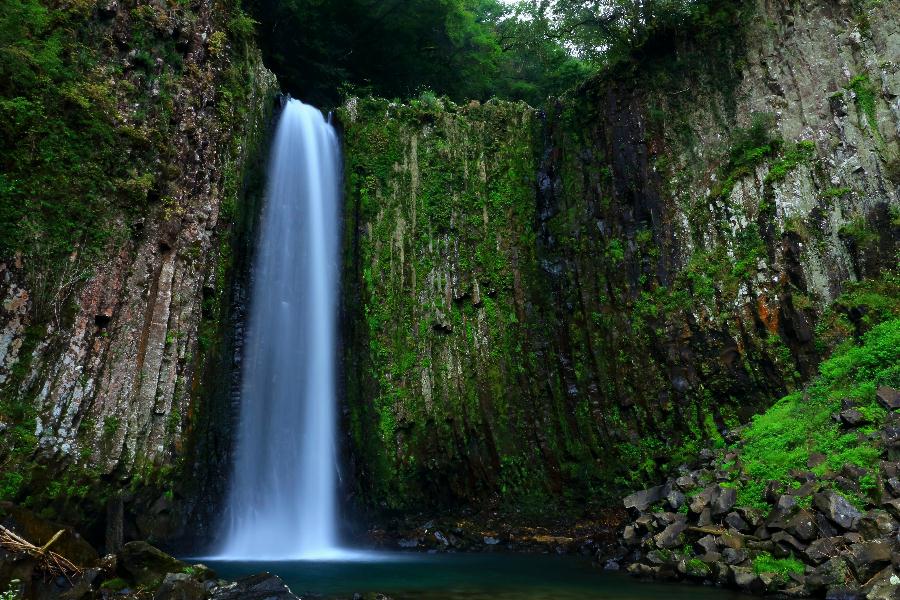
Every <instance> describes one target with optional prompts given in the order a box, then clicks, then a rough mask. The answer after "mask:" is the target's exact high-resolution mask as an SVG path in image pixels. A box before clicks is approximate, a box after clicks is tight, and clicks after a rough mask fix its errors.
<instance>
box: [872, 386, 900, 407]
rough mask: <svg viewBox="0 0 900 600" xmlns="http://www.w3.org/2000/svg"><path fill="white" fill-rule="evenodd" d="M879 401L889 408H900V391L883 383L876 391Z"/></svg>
mask: <svg viewBox="0 0 900 600" xmlns="http://www.w3.org/2000/svg"><path fill="white" fill-rule="evenodd" d="M875 397H876V398H878V402H879V403H880V404H881V405H882V406H883V407H885V408H886V409H888V410H897V409H900V391H897V390H895V389H894V388H892V387H888V386H886V385H882V386H880V387H879V388H878V390H877V391H876V392H875Z"/></svg>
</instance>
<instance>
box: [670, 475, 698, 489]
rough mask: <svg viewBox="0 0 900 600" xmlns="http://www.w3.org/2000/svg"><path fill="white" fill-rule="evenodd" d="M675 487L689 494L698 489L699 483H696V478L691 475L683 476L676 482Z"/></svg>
mask: <svg viewBox="0 0 900 600" xmlns="http://www.w3.org/2000/svg"><path fill="white" fill-rule="evenodd" d="M675 485H676V486H677V487H678V489H679V490H681V491H682V492H689V491H691V490H692V489H694V488H696V487H697V482H696V481H694V478H693V477H691V476H689V475H682V476H681V477H679V478H678V479H676V480H675Z"/></svg>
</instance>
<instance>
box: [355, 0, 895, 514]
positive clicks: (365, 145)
mask: <svg viewBox="0 0 900 600" xmlns="http://www.w3.org/2000/svg"><path fill="white" fill-rule="evenodd" d="M716 10H717V12H716V13H715V14H714V15H713V16H712V18H711V21H712V22H714V23H715V24H716V25H715V27H714V28H712V29H710V30H698V31H680V32H677V35H672V36H668V37H666V38H665V39H660V40H659V43H658V44H655V43H651V44H649V45H648V46H647V47H646V49H645V51H644V53H643V54H642V55H641V56H635V57H633V58H632V60H630V61H626V62H624V63H621V64H617V65H614V66H613V67H611V68H609V69H607V70H606V71H605V72H603V73H601V74H600V75H598V76H597V77H596V78H595V79H593V80H591V81H589V82H587V83H586V84H585V85H583V86H582V87H581V88H580V89H578V90H576V91H574V92H572V93H570V94H569V95H567V96H565V97H563V98H560V99H558V101H556V102H555V103H554V104H553V105H552V106H550V107H549V108H548V109H547V111H546V112H535V111H534V110H532V109H529V108H528V107H526V106H523V105H515V104H506V103H502V102H493V101H492V102H489V103H487V104H485V105H476V104H472V105H468V106H453V105H450V104H449V103H446V102H442V101H440V100H436V99H434V98H432V97H429V96H427V95H425V96H423V97H421V98H420V99H419V100H417V101H414V102H412V103H410V104H409V105H404V106H401V105H395V104H390V103H387V102H379V101H371V100H370V101H364V100H352V101H350V102H349V103H348V104H347V105H345V106H344V108H343V109H342V110H341V111H340V120H341V122H342V124H343V127H344V141H345V152H346V156H347V158H346V161H347V189H348V194H347V209H346V223H345V226H346V235H345V237H346V247H345V270H346V273H345V290H346V297H345V316H344V323H345V328H344V333H345V338H346V344H345V368H346V372H347V383H346V385H347V389H346V410H345V413H346V424H347V431H348V449H349V455H350V456H351V457H352V460H351V466H352V471H353V474H354V477H353V478H351V479H352V480H353V481H354V482H357V484H356V486H355V488H354V489H353V492H355V493H357V494H358V495H359V498H358V501H359V503H360V504H361V505H363V506H366V507H370V508H374V509H376V510H384V509H409V508H411V507H416V508H417V509H424V510H426V511H428V510H440V509H445V508H448V507H459V506H469V507H473V506H474V507H499V508H501V509H504V510H508V511H524V512H526V513H532V514H546V510H547V506H548V505H553V506H559V507H562V508H571V509H574V510H582V509H583V508H584V506H586V505H590V504H592V503H597V504H603V503H604V502H607V501H609V499H610V494H613V493H616V492H617V491H621V490H623V489H630V488H631V486H636V484H637V482H639V481H645V480H647V479H652V478H654V477H656V476H658V475H659V473H660V472H664V471H666V470H668V469H670V468H672V467H674V466H676V465H678V464H679V463H680V462H682V461H685V460H688V459H690V458H691V457H692V456H695V455H696V453H697V451H698V450H699V449H700V448H701V447H702V445H703V444H705V443H709V442H710V441H713V440H716V439H721V437H722V434H723V433H725V432H727V431H728V430H730V429H733V428H734V427H737V426H738V425H739V424H740V423H742V422H745V421H746V420H747V419H748V418H749V417H750V415H752V414H753V413H754V412H757V411H759V410H760V409H762V408H765V407H767V406H769V405H770V404H771V403H772V402H773V401H774V400H775V399H777V398H778V397H780V396H781V395H783V394H784V393H787V392H788V391H790V390H793V389H795V388H797V387H798V386H799V385H801V384H802V383H803V382H804V381H806V380H807V379H808V378H809V377H810V376H811V375H812V374H814V373H815V371H816V367H817V365H818V362H819V360H820V359H821V357H822V356H823V355H824V354H825V353H826V352H827V350H828V349H829V348H831V347H832V346H833V345H834V343H836V342H837V341H839V340H840V339H843V338H844V337H846V336H848V335H851V334H852V333H854V332H856V333H858V332H859V331H860V330H863V329H865V328H866V322H867V319H868V317H867V316H866V315H870V316H871V315H872V314H874V313H875V312H877V311H878V310H880V309H883V307H884V306H883V305H884V304H890V302H891V292H890V291H888V292H885V291H884V290H883V289H881V292H879V291H878V290H879V289H880V288H879V283H878V282H880V281H881V280H882V279H881V278H882V277H883V275H884V273H886V272H887V270H889V269H891V268H895V267H896V262H897V261H896V259H897V243H898V210H900V208H898V207H900V205H898V202H900V198H898V182H900V171H898V166H900V162H898V127H900V105H898V101H897V94H898V85H900V81H898V77H900V71H898V68H900V67H898V64H900V45H898V40H900V29H898V23H900V18H898V17H900V14H898V12H897V8H896V6H894V5H891V4H889V3H870V4H866V3H862V4H852V3H846V2H796V3H789V4H783V3H768V2H755V3H721V4H720V5H719V8H717V9H716ZM859 280H867V281H869V283H866V284H860V285H861V287H860V285H856V284H854V283H853V282H856V281H859ZM867 286H868V287H867ZM861 290H862V291H861ZM842 293H844V294H845V295H844V296H843V297H842V298H843V300H842V301H840V302H838V303H836V304H835V299H836V298H838V297H839V296H841V294H842ZM885 294H886V295H885ZM829 307H831V308H830V310H829Z"/></svg>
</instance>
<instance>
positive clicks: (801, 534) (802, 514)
mask: <svg viewBox="0 0 900 600" xmlns="http://www.w3.org/2000/svg"><path fill="white" fill-rule="evenodd" d="M784 529H785V531H787V532H788V533H789V534H791V535H792V536H794V537H795V538H797V539H800V540H803V541H805V542H808V541H810V540H812V539H814V538H815V537H816V536H817V535H818V533H819V532H818V529H817V528H816V518H815V517H814V516H813V514H812V513H811V512H809V511H808V510H805V509H800V510H799V511H797V513H796V514H795V515H794V516H793V517H791V518H790V519H789V520H788V521H787V523H786V525H785V527H784Z"/></svg>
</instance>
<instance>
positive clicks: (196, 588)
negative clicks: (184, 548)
mask: <svg viewBox="0 0 900 600" xmlns="http://www.w3.org/2000/svg"><path fill="white" fill-rule="evenodd" d="M205 597H206V590H205V588H204V587H203V584H202V583H200V582H199V581H197V580H196V579H194V578H192V577H191V576H190V575H187V574H185V573H169V574H168V575H166V577H165V579H163V582H162V584H160V586H159V589H157V590H156V594H154V595H153V600H203V598H205Z"/></svg>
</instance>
